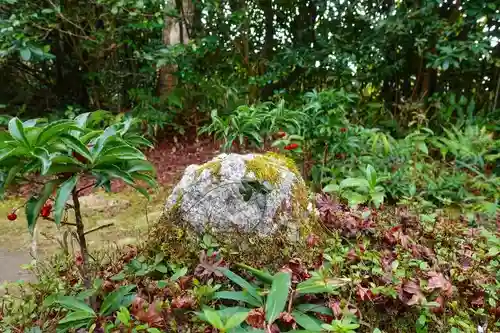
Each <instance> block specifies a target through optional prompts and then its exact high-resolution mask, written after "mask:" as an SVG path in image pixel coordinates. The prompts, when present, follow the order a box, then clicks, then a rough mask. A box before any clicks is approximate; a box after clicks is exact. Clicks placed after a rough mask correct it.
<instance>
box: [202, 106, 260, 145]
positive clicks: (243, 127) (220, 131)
mask: <svg viewBox="0 0 500 333" xmlns="http://www.w3.org/2000/svg"><path fill="white" fill-rule="evenodd" d="M264 110H265V106H245V105H242V106H239V107H238V108H237V109H236V110H235V111H234V112H233V113H232V114H230V115H228V116H227V117H221V116H219V115H218V113H217V110H213V111H212V113H211V118H212V122H211V123H210V124H208V125H206V126H204V127H202V128H201V129H200V131H199V133H200V134H203V133H211V134H213V135H214V137H215V138H216V139H219V140H223V142H224V143H223V145H222V148H223V149H224V150H226V151H228V150H230V149H231V148H232V147H233V143H234V144H235V145H237V147H238V148H237V149H242V148H244V147H247V146H250V145H254V146H257V147H260V145H261V144H262V142H263V139H262V136H261V128H260V126H261V124H262V122H263V121H264V114H265V112H264Z"/></svg>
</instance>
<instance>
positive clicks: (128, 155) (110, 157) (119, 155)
mask: <svg viewBox="0 0 500 333" xmlns="http://www.w3.org/2000/svg"><path fill="white" fill-rule="evenodd" d="M145 159H146V157H145V156H144V154H143V153H142V152H141V151H140V150H138V149H136V148H134V147H131V146H125V145H123V146H119V147H112V148H109V149H104V150H102V151H101V153H100V154H99V155H98V156H95V165H96V166H99V165H101V164H106V163H117V162H118V161H121V160H145Z"/></svg>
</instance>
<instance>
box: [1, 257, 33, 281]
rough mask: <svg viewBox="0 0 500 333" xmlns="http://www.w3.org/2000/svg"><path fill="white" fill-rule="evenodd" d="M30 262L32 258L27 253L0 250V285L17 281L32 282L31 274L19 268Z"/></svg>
mask: <svg viewBox="0 0 500 333" xmlns="http://www.w3.org/2000/svg"><path fill="white" fill-rule="evenodd" d="M32 260H33V258H31V256H30V255H29V254H28V253H27V252H20V251H15V252H14V251H8V250H5V249H1V248H0V284H2V283H3V282H7V281H8V282H14V281H17V280H24V281H34V280H35V277H34V276H33V274H31V272H29V271H27V270H23V269H22V268H21V265H25V264H29V263H31V261H32Z"/></svg>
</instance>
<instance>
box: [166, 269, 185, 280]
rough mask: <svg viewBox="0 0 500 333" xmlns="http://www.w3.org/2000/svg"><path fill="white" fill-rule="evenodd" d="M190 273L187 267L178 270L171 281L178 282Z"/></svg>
mask: <svg viewBox="0 0 500 333" xmlns="http://www.w3.org/2000/svg"><path fill="white" fill-rule="evenodd" d="M187 272H188V268H187V267H182V268H181V269H178V270H177V271H176V272H175V273H174V275H172V276H171V277H170V280H171V281H177V280H178V279H180V278H181V277H183V276H185V275H186V274H187Z"/></svg>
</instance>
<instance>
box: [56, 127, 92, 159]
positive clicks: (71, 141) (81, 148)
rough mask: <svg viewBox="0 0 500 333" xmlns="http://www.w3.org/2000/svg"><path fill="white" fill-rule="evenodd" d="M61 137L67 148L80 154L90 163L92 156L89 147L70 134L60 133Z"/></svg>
mask: <svg viewBox="0 0 500 333" xmlns="http://www.w3.org/2000/svg"><path fill="white" fill-rule="evenodd" d="M61 139H62V141H63V142H64V143H65V144H66V146H68V148H70V149H71V150H73V151H74V152H76V153H78V154H80V155H81V156H82V157H84V158H85V159H86V160H87V161H89V162H90V163H92V156H91V154H90V151H89V149H88V148H87V146H85V145H84V144H83V143H82V142H81V141H80V140H79V139H77V138H75V137H74V136H72V135H70V134H61Z"/></svg>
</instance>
